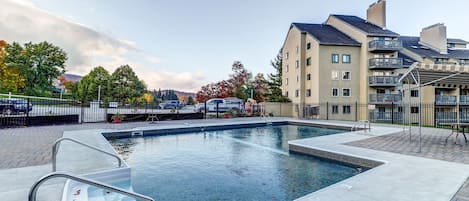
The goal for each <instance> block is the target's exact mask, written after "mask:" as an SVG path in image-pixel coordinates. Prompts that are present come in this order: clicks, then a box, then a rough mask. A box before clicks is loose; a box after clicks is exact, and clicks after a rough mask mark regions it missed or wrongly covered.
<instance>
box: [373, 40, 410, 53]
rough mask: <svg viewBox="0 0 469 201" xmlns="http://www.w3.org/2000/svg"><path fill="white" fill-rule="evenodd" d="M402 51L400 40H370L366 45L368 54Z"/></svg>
mask: <svg viewBox="0 0 469 201" xmlns="http://www.w3.org/2000/svg"><path fill="white" fill-rule="evenodd" d="M400 49H402V41H400V40H372V41H370V42H369V43H368V50H369V51H370V52H395V51H398V50H400Z"/></svg>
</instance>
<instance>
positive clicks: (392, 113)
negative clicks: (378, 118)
mask: <svg viewBox="0 0 469 201" xmlns="http://www.w3.org/2000/svg"><path fill="white" fill-rule="evenodd" d="M391 124H394V102H392V103H391Z"/></svg>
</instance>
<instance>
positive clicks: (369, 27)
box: [332, 15, 399, 37]
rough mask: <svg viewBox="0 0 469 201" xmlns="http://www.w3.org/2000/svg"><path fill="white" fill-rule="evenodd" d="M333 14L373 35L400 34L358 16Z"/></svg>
mask: <svg viewBox="0 0 469 201" xmlns="http://www.w3.org/2000/svg"><path fill="white" fill-rule="evenodd" d="M332 16H334V17H336V18H338V19H340V20H342V21H344V22H346V23H348V24H350V25H352V26H354V27H356V28H357V29H360V30H362V31H364V32H365V33H367V34H368V35H371V36H390V37H397V36H399V34H397V33H395V32H393V31H390V30H387V29H383V28H381V27H379V26H377V25H375V24H372V23H370V22H368V21H366V20H364V19H362V18H359V17H357V16H353V15H332Z"/></svg>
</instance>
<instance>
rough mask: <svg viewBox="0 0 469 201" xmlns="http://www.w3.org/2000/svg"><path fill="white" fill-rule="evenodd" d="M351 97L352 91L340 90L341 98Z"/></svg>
mask: <svg viewBox="0 0 469 201" xmlns="http://www.w3.org/2000/svg"><path fill="white" fill-rule="evenodd" d="M351 95H352V90H351V89H350V88H343V89H342V96H345V97H348V96H351Z"/></svg>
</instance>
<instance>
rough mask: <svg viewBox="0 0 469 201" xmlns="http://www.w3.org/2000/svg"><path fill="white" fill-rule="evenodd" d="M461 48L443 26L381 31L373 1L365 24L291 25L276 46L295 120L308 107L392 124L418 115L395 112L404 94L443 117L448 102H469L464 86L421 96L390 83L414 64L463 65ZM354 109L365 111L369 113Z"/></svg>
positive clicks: (382, 14) (381, 7) (380, 7)
mask: <svg viewBox="0 0 469 201" xmlns="http://www.w3.org/2000/svg"><path fill="white" fill-rule="evenodd" d="M467 44H468V42H466V41H465V40H462V39H455V38H447V37H446V26H444V24H435V25H432V26H429V27H425V28H423V29H422V31H421V33H420V35H419V36H401V35H400V34H398V33H396V32H393V31H391V30H389V29H387V28H386V1H385V0H380V1H378V2H376V3H374V4H372V5H370V7H369V8H368V10H367V19H362V18H360V17H357V16H350V15H330V16H329V17H328V18H327V20H326V21H325V22H324V23H321V24H309V23H308V24H307V23H292V24H291V26H290V29H289V31H288V34H287V37H286V39H285V42H284V44H283V48H282V56H283V62H284V63H283V68H284V69H283V75H282V76H283V83H282V90H283V92H284V94H285V95H286V96H288V97H289V98H290V99H291V100H292V102H293V103H294V104H296V105H297V106H298V107H296V108H295V110H296V111H294V114H295V113H296V114H298V115H301V112H300V110H301V109H300V108H301V107H307V106H312V107H318V108H319V109H318V111H319V112H318V113H324V112H325V113H327V115H336V116H339V117H340V118H339V119H349V120H353V119H356V118H357V114H356V113H359V114H360V117H361V118H369V117H370V115H371V116H373V118H374V119H375V120H379V119H382V120H392V121H394V120H395V121H400V120H401V119H402V115H403V113H404V112H409V113H411V114H417V113H418V112H419V111H418V109H417V111H416V109H415V108H411V109H410V110H411V111H405V108H403V107H402V105H401V104H403V103H406V101H405V100H403V97H405V96H407V95H408V96H411V97H412V98H411V100H412V99H416V98H418V97H419V96H422V98H423V100H424V102H425V103H429V104H433V103H434V104H435V106H439V105H442V107H441V108H438V107H435V110H436V111H435V112H438V113H439V112H442V113H441V115H448V114H449V113H445V114H443V112H454V108H451V106H453V103H454V105H455V103H456V101H455V100H459V99H461V100H462V101H461V102H463V100H464V101H466V100H467V102H468V103H469V96H467V97H466V95H469V89H466V87H465V86H428V87H425V88H424V89H423V90H422V92H421V94H418V92H417V91H416V90H413V91H410V92H408V93H407V94H406V92H404V90H403V88H404V87H405V86H403V85H402V84H401V83H399V82H398V79H399V76H400V75H401V74H402V73H403V72H404V71H405V70H406V68H408V67H409V66H411V65H412V64H413V63H414V62H421V63H426V64H452V65H469V50H467V49H466V45H467ZM405 88H407V87H405ZM406 100H408V99H406ZM407 102H408V101H407ZM324 103H326V104H324ZM354 105H355V107H353V106H354ZM357 105H372V108H373V111H372V112H370V109H369V107H362V108H363V109H362V110H360V108H359V107H357ZM468 105H469V104H468ZM443 106H444V107H443ZM354 108H355V109H356V110H357V111H355V112H354V111H351V110H354ZM358 110H360V111H358ZM467 112H469V110H468V111H467ZM354 113H355V115H353V114H354ZM438 115H439V114H438ZM438 115H436V117H435V118H437V117H438ZM441 115H440V116H441ZM451 115H452V113H451ZM331 118H334V117H331Z"/></svg>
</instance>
